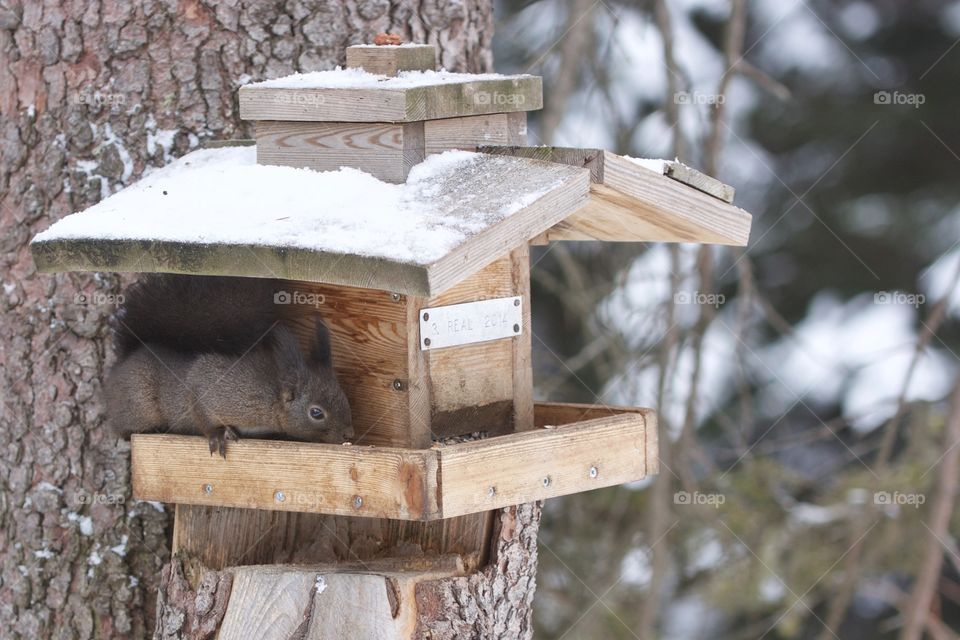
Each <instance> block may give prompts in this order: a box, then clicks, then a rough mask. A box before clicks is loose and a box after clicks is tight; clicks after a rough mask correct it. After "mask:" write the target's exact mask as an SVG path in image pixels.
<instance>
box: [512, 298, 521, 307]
mask: <svg viewBox="0 0 960 640" xmlns="http://www.w3.org/2000/svg"><path fill="white" fill-rule="evenodd" d="M513 306H515V307H519V306H520V298H517V299H516V300H514V301H513Z"/></svg>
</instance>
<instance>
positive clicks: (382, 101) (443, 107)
mask: <svg viewBox="0 0 960 640" xmlns="http://www.w3.org/2000/svg"><path fill="white" fill-rule="evenodd" d="M386 82H389V81H386ZM389 86H390V85H387V84H385V85H384V87H370V88H348V87H335V88H315V89H292V88H271V87H260V86H256V85H247V86H244V87H240V117H241V118H243V119H244V120H301V121H311V122H415V121H418V120H433V119H437V118H459V117H462V116H475V115H482V114H487V113H507V112H513V111H534V110H536V109H540V108H542V107H543V87H542V81H541V78H540V77H539V76H527V75H519V76H504V77H502V78H495V79H487V80H467V81H464V82H449V83H443V84H436V85H430V86H416V87H398V88H387V87H389Z"/></svg>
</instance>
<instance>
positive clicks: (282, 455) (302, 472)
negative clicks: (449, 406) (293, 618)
mask: <svg viewBox="0 0 960 640" xmlns="http://www.w3.org/2000/svg"><path fill="white" fill-rule="evenodd" d="M132 440H133V445H132V448H131V450H132V464H131V467H132V484H133V493H134V496H136V497H137V498H138V499H140V500H152V501H157V502H173V503H180V504H195V505H211V506H231V507H246V508H259V509H273V510H277V511H315V512H317V511H319V512H325V513H331V514H337V515H351V516H363V517H384V518H385V517H390V518H398V519H402V520H421V519H431V518H434V517H437V516H438V515H439V503H438V495H437V463H438V459H437V455H436V453H435V452H433V451H430V450H413V449H396V448H388V447H382V448H380V447H378V448H369V447H359V446H343V445H320V444H314V443H309V444H305V443H296V442H282V441H276V440H249V439H248V440H241V441H240V442H232V443H230V446H229V449H228V452H227V457H226V459H223V458H219V457H217V456H211V455H210V451H209V447H208V445H207V442H206V440H205V439H204V438H201V437H197V436H169V435H144V434H135V435H134V436H133V437H132Z"/></svg>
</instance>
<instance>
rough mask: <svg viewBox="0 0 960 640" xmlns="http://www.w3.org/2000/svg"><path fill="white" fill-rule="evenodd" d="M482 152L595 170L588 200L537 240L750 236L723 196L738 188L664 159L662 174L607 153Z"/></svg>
mask: <svg viewBox="0 0 960 640" xmlns="http://www.w3.org/2000/svg"><path fill="white" fill-rule="evenodd" d="M478 151H481V152H484V153H491V154H497V155H508V156H513V157H523V158H533V159H537V160H548V161H550V162H557V163H562V164H568V165H572V166H576V167H585V168H588V169H590V179H591V182H592V184H591V187H590V198H589V201H588V203H587V204H586V205H585V206H584V208H583V209H581V210H580V211H577V212H574V213H573V214H572V215H570V216H568V217H567V218H565V219H564V220H562V221H561V222H559V223H558V224H557V225H556V226H554V227H553V228H551V229H550V230H549V231H547V232H546V233H545V234H543V235H542V236H540V237H539V238H537V239H536V240H535V242H538V243H539V242H544V241H554V240H599V241H604V242H616V241H628V242H705V243H711V244H728V245H735V246H744V245H746V243H747V240H748V239H749V237H750V225H751V216H750V214H749V213H747V212H746V211H744V210H743V209H740V208H738V207H735V206H733V205H732V204H730V201H729V200H727V199H726V198H727V196H729V199H730V200H732V198H733V188H732V187H728V186H727V185H724V184H723V183H721V182H719V181H716V180H714V179H713V178H710V177H709V176H706V175H704V174H701V173H700V172H698V171H695V170H693V169H690V168H689V167H686V166H684V165H682V164H680V163H673V162H667V163H666V164H665V169H664V171H665V172H666V173H664V174H657V173H656V172H655V171H651V170H650V169H647V168H645V167H642V166H640V165H638V164H637V163H635V162H633V161H631V160H629V159H627V158H624V157H622V156H618V155H616V154H614V153H610V152H609V151H604V150H602V149H577V148H565V147H519V146H503V147H496V146H481V147H478ZM668 174H669V175H668ZM718 185H719V186H718ZM707 190H710V192H708V191H707ZM711 192H712V193H711ZM717 194H719V195H717Z"/></svg>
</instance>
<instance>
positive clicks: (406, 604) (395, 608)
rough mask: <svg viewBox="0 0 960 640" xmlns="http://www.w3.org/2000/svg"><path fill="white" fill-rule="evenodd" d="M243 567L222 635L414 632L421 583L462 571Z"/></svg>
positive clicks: (283, 637)
mask: <svg viewBox="0 0 960 640" xmlns="http://www.w3.org/2000/svg"><path fill="white" fill-rule="evenodd" d="M373 566H375V565H371V568H370V569H353V570H350V569H345V568H344V567H343V565H335V566H330V565H327V566H324V565H320V566H316V567H302V568H301V567H296V568H295V567H237V568H234V569H231V570H230V573H231V574H232V576H233V586H232V589H231V593H230V600H229V602H228V604H227V610H226V613H225V615H224V618H223V621H222V623H221V626H220V629H219V634H218V636H217V637H218V638H219V640H241V639H246V638H258V639H262V640H288V639H289V638H294V637H296V638H301V639H303V640H323V639H326V638H377V639H379V640H394V639H395V640H400V639H409V638H412V637H413V634H414V631H415V627H416V617H417V599H416V586H417V584H419V583H421V582H425V581H431V580H438V579H443V578H447V577H451V576H455V575H459V572H458V571H450V570H447V571H443V570H431V571H419V572H413V571H392V572H385V571H379V570H377V569H374V568H372V567H373Z"/></svg>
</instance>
